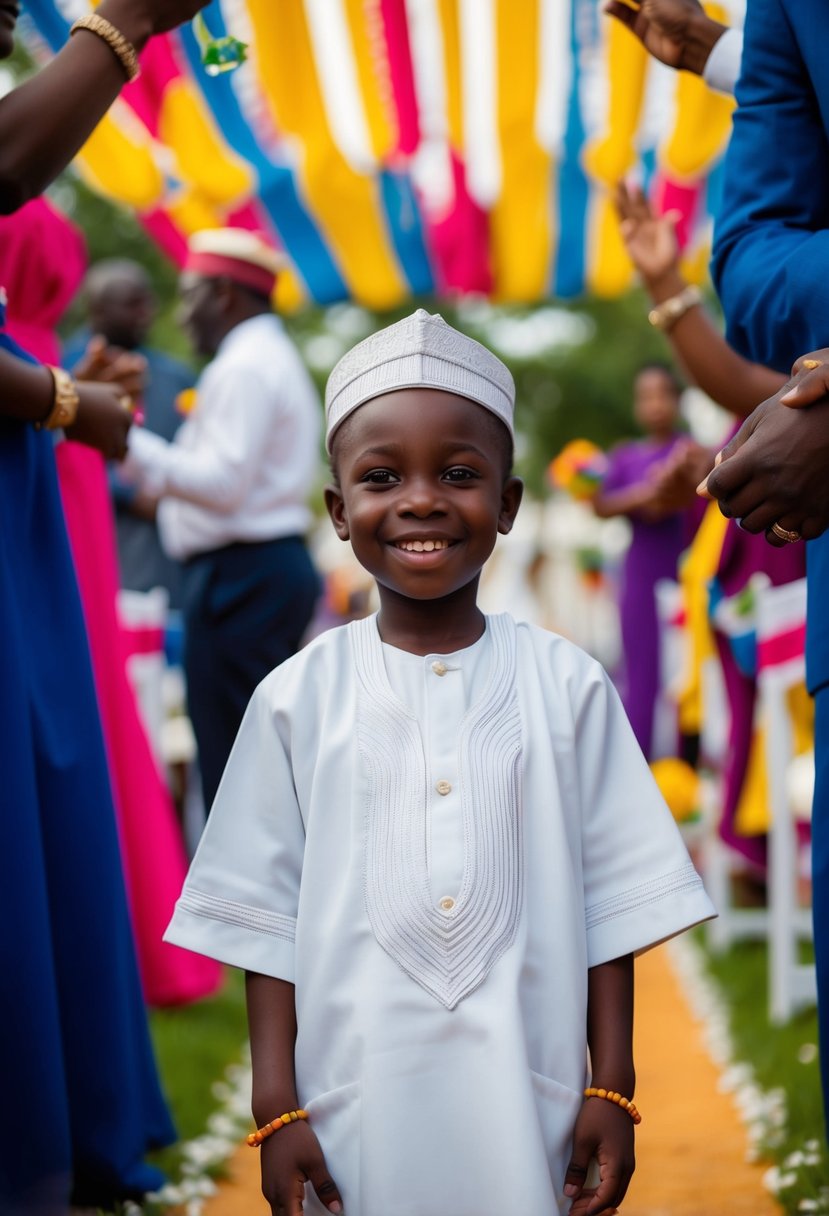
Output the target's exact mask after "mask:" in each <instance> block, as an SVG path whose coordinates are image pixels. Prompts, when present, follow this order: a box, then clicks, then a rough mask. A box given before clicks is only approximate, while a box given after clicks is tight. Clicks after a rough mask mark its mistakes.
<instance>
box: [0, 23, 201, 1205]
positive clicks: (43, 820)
mask: <svg viewBox="0 0 829 1216" xmlns="http://www.w3.org/2000/svg"><path fill="white" fill-rule="evenodd" d="M202 7H203V5H202V3H201V2H200V0H102V3H101V4H100V5H99V6H98V8H97V9H96V11H95V13H94V14H90V15H89V16H87V17H84V18H81V21H80V23H79V24H78V25H77V26H76V28H75V32H74V33H73V35H72V37H71V38H70V40H69V43H68V45H67V46H65V47H64V48H63V49H62V50H61V51H60V52H59V54H58V55H56V56H55V58H54V60H53V61H52V62H51V63H50V64H49V65H48V66H47V67H45V68H44V69H43V70H42V71H40V72H37V73H36V74H35V75H33V76H32V77H31V78H30V79H28V80H27V81H26V82H25V83H24V84H22V85H20V86H19V87H18V88H15V89H12V91H11V92H9V93H7V94H5V96H3V97H2V98H0V212H2V213H3V214H6V215H8V214H11V213H13V212H14V211H17V210H19V208H20V207H22V206H23V204H24V203H25V202H27V201H29V200H30V199H32V198H34V197H35V196H37V195H38V194H40V193H41V192H42V191H43V190H44V189H45V187H46V186H47V185H49V183H50V182H51V181H52V180H53V179H54V178H55V177H56V176H57V174H58V173H59V172H60V171H61V170H62V169H64V168H65V167H66V165H67V164H68V163H69V161H70V160H71V159H72V157H73V156H74V155H75V153H76V152H77V151H78V148H79V147H80V146H81V144H82V143H83V142H84V140H85V139H86V138H87V137H88V136H89V135H90V134H91V132H92V130H93V129H94V127H95V125H96V124H97V122H98V120H99V119H100V118H101V117H102V115H103V114H104V113H105V112H106V110H107V108H108V107H109V105H110V104H111V103H112V102H113V101H114V100H115V98H116V97H117V96H118V94H119V93H120V91H121V89H122V88H123V86H124V84H125V82H126V81H127V79H129V78H130V77H132V76H134V75H135V74H136V71H137V59H136V56H137V53H138V52H140V51H141V49H142V48H143V47H144V45H145V44H146V43H147V41H148V40H149V39H150V37H151V36H152V35H154V34H157V33H162V32H164V31H165V30H169V29H171V28H173V27H174V26H176V25H177V24H179V23H180V22H181V21H186V20H189V19H190V18H191V17H192V16H193V15H194V14H195V13H196V12H197V11H198V10H199V9H200V8H202ZM16 17H17V6H16V5H15V4H9V5H6V6H5V7H4V8H3V10H2V17H0V58H4V59H5V58H8V57H9V56H10V55H11V54H12V51H13V49H14V26H15V19H16ZM5 304H6V301H5V299H4V298H2V297H0V313H3V314H4V313H5ZM4 323H5V316H4V315H3V316H0V326H2V325H3V324H4ZM123 398H124V388H123V387H122V386H121V385H119V384H118V383H117V382H113V383H104V384H77V383H75V382H74V381H73V380H72V378H71V376H69V375H68V373H66V372H65V371H63V370H62V369H61V368H60V367H58V366H57V365H54V366H49V365H45V364H41V363H38V361H37V360H36V359H35V358H34V357H33V356H32V355H30V354H29V353H28V352H27V351H26V350H25V348H24V347H22V346H21V345H19V344H18V343H17V342H15V341H14V340H13V339H12V338H10V337H9V335H8V334H7V333H5V332H0V639H1V640H2V646H3V659H2V679H0V769H1V770H2V774H3V776H2V780H3V810H4V813H3V814H2V815H0V865H1V866H2V874H0V920H2V924H3V932H2V934H0V1076H2V1078H3V1092H4V1096H5V1100H4V1101H3V1103H2V1104H0V1211H2V1212H3V1214H4V1216H6V1214H14V1216H21V1214H22V1213H25V1214H26V1216H65V1213H66V1211H67V1208H68V1207H69V1205H70V1204H71V1203H75V1204H79V1205H88V1206H93V1207H103V1208H109V1207H112V1206H113V1205H114V1204H116V1203H118V1202H121V1201H125V1200H127V1199H131V1198H137V1197H140V1196H142V1195H144V1194H145V1193H146V1192H147V1191H149V1190H152V1189H154V1188H155V1187H156V1186H157V1185H158V1184H159V1183H160V1181H161V1180H162V1179H161V1174H160V1172H159V1171H158V1170H157V1169H154V1168H151V1167H150V1166H149V1165H147V1164H146V1163H145V1161H144V1156H145V1153H146V1152H147V1150H148V1149H149V1148H151V1147H156V1146H159V1145H162V1144H166V1143H169V1142H170V1141H171V1140H172V1139H173V1138H174V1135H175V1132H174V1129H173V1127H172V1124H171V1121H170V1116H169V1113H168V1111H167V1108H166V1105H165V1102H164V1100H163V1096H162V1094H161V1089H160V1086H159V1081H158V1077H157V1074H156V1070H155V1065H154V1061H153V1056H152V1048H151V1043H150V1037H149V1033H148V1029H147V1022H146V1013H145V1009H144V1004H143V1000H142V994H141V988H140V983H139V978H138V972H137V968H136V962H135V955H134V949H133V944H132V931H131V927H130V923H129V916H128V912H127V904H126V898H125V893H124V884H123V877H122V874H121V869H120V863H119V856H118V840H117V834H116V826H115V816H114V811H113V806H112V794H111V789H110V785H109V776H108V772H107V761H106V754H105V750H104V744H103V739H102V736H101V725H100V719H99V716H98V709H97V704H96V698H95V687H94V682H93V677H92V670H91V665H90V659H89V651H88V647H87V641H86V631H85V625H84V620H83V613H82V609H81V603H80V598H79V595H78V587H77V582H76V579H75V573H74V569H73V566H72V558H71V555H70V551H69V544H68V541H67V536H66V529H65V526H64V521H63V511H62V507H61V501H60V493H59V487H58V481H57V474H56V468H55V452H54V440H55V432H56V431H58V430H60V429H63V430H65V431H66V432H67V433H68V434H70V435H71V436H72V438H73V439H77V440H79V441H85V442H89V443H93V444H95V446H96V447H97V448H98V450H99V451H101V452H102V453H103V454H104V455H105V456H107V457H109V458H114V457H118V456H121V455H123V454H124V452H125V450H126V436H127V432H128V429H129V426H130V423H131V421H132V416H131V413H130V412H129V410H128V409H127V408H125V406H126V405H127V404H128V403H126V402H125V401H124V400H123Z"/></svg>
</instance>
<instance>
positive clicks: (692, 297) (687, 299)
mask: <svg viewBox="0 0 829 1216" xmlns="http://www.w3.org/2000/svg"><path fill="white" fill-rule="evenodd" d="M701 303H702V292H701V291H700V289H699V288H698V287H695V286H694V284H693V283H689V284H688V285H687V287H683V289H682V291H680V292H677V294H676V295H675V296H671V298H670V299H669V300H663V301H662V303H661V304H656V305H655V306H654V307H653V308H652V309H651V310H650V312H649V313H648V320H649V321H650V323H651V325H653V326H654V328H655V329H661V330H662V332H663V333H666V332H667V331H668V330H669V329H672V328H673V327H674V325H676V323H677V321H678V320H679V319H680V317H684V316H685V314H686V312H687V311H688V309H689V308H693V307H694V305H695V304H701Z"/></svg>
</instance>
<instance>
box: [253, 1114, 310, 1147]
mask: <svg viewBox="0 0 829 1216" xmlns="http://www.w3.org/2000/svg"><path fill="white" fill-rule="evenodd" d="M307 1118H308V1111H307V1110H289V1111H288V1113H287V1114H285V1115H280V1116H279V1118H278V1119H272V1120H271V1122H270V1123H266V1124H265V1126H264V1127H259V1128H257V1129H256V1131H255V1132H251V1134H250V1135H249V1136H247V1137H246V1139H245V1143H246V1144H247V1145H248V1146H249V1147H250V1148H259V1145H260V1144H261V1143H262V1141H263V1140H267V1138H268V1136H272V1135H273V1134H274V1132H278V1131H279V1129H280V1127H285V1126H286V1124H288V1123H296V1122H297V1121H298V1120H300V1119H307Z"/></svg>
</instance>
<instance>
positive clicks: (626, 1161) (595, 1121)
mask: <svg viewBox="0 0 829 1216" xmlns="http://www.w3.org/2000/svg"><path fill="white" fill-rule="evenodd" d="M587 1043H588V1046H589V1048H590V1061H591V1067H592V1078H593V1079H592V1082H591V1084H592V1085H594V1086H596V1088H600V1089H606V1090H608V1091H610V1090H614V1091H615V1092H616V1093H620V1094H622V1095H623V1096H624V1097H625V1098H629V1099H632V1098H633V1090H634V1086H635V1083H636V1074H635V1072H634V1068H633V956H632V955H630V954H627V955H625V956H624V957H623V958H617V959H612V960H611V961H610V962H607V963H601V964H600V965H599V966H597V967H591V968H590V970H589V971H588V973H587ZM594 1157H595V1159H596V1161H597V1162H598V1165H599V1173H600V1177H601V1181H600V1183H599V1185H598V1187H597V1188H596V1189H595V1191H594V1190H589V1191H584V1193H582V1189H583V1187H584V1181H585V1177H586V1174H587V1167H588V1165H589V1163H590V1160H591V1159H592V1158H594ZM634 1165H635V1162H634V1153H633V1120H632V1119H631V1117H630V1115H629V1114H628V1112H627V1111H626V1110H624V1109H623V1108H622V1107H621V1106H617V1105H615V1104H614V1103H613V1102H608V1101H606V1100H605V1099H602V1098H587V1099H586V1100H585V1102H584V1105H583V1106H582V1108H581V1111H580V1112H579V1115H578V1118H577V1119H576V1126H575V1130H574V1132H573V1151H572V1154H571V1157H570V1164H569V1166H568V1167H567V1174H566V1177H565V1188H564V1193H565V1194H566V1195H567V1196H568V1198H570V1199H573V1200H575V1202H574V1204H573V1207H572V1208H571V1212H572V1213H573V1216H576V1214H577V1213H578V1214H579V1216H598V1214H599V1213H600V1212H609V1211H611V1210H612V1209H614V1208H616V1207H618V1206H619V1204H620V1203H621V1202H622V1200H623V1199H624V1197H625V1193H626V1191H627V1189H628V1184H629V1183H630V1179H631V1176H632V1174H633V1170H634Z"/></svg>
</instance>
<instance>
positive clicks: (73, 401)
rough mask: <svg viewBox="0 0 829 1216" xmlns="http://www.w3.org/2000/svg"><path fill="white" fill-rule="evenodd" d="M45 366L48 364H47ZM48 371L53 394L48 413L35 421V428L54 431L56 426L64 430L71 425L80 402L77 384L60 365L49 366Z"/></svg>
mask: <svg viewBox="0 0 829 1216" xmlns="http://www.w3.org/2000/svg"><path fill="white" fill-rule="evenodd" d="M47 366H49V365H48V364H47ZM49 371H50V372H51V373H52V379H53V381H54V383H55V396H54V399H53V401H52V408H51V409H50V410H49V413H48V414H47V415H46V417H45V418H44V419H43V421H42V422H36V423H35V429H36V430H38V431H56V430H57V429H58V428H62V429H64V430H65V429H66V427H68V426H71V425H72V423H73V422H74V421H75V418H76V417H77V414H78V406H79V405H80V403H81V399H80V397H79V396H78V386H77V384H76V383H75V381H74V380H73V379H72V377H71V376H70V375H69V372H65V371H64V370H63V368H62V367H51V366H49Z"/></svg>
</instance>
